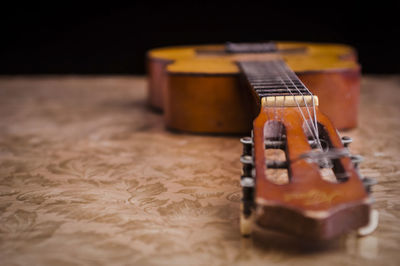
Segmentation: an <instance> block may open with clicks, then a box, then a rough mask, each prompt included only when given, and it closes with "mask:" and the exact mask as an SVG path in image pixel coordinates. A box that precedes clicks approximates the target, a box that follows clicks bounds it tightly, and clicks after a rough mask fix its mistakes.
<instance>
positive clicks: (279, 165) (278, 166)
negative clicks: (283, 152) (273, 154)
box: [265, 160, 288, 169]
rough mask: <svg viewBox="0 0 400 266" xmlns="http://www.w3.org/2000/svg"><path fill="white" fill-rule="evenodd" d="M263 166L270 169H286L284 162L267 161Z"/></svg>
mask: <svg viewBox="0 0 400 266" xmlns="http://www.w3.org/2000/svg"><path fill="white" fill-rule="evenodd" d="M265 164H266V166H267V168H270V169H287V168H288V163H287V162H286V161H273V160H267V161H266V163H265Z"/></svg>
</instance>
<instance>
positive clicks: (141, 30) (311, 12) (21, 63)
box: [0, 1, 400, 74]
mask: <svg viewBox="0 0 400 266" xmlns="http://www.w3.org/2000/svg"><path fill="white" fill-rule="evenodd" d="M367 2H370V3H367ZM398 10H399V5H398V4H392V5H388V4H387V3H385V4H384V3H379V1H360V2H357V1H356V2H354V1H352V2H350V1H349V2H347V3H338V2H328V1H321V3H320V4H318V5H315V4H305V3H303V2H296V4H293V3H292V2H290V1H285V2H284V3H282V4H276V1H273V2H269V1H260V2H254V3H251V2H248V1H241V2H235V1H230V2H204V1H191V2H189V1H187V2H184V3H177V2H163V3H159V2H149V1H146V2H143V3H130V4H118V3H116V2H109V3H105V4H101V3H91V4H89V3H85V4H83V2H66V3H60V2H57V1H53V3H51V4H50V3H44V2H36V3H31V4H24V3H22V2H17V3H14V4H11V5H8V6H6V7H5V6H3V8H1V18H0V20H1V24H0V29H1V36H2V37H1V40H2V41H1V44H0V74H53V73H54V74H59V73H61V74H63V73H65V74H143V73H145V63H144V62H145V53H146V51H147V50H148V49H151V48H155V47H160V46H166V45H180V44H201V43H224V42H226V41H235V42H249V41H260V40H298V41H314V42H339V43H346V44H350V45H353V46H355V47H356V48H357V49H358V52H359V58H360V62H361V64H362V67H363V72H364V73H400V64H399V62H400V61H399V55H398V51H397V49H398V47H400V41H399V32H400V30H399V25H398V24H399V23H398V22H397V21H398V18H399V15H398V14H397V11H398Z"/></svg>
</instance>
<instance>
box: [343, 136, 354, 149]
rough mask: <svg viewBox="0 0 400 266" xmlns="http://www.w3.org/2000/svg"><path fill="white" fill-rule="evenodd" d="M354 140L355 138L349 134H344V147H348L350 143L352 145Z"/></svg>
mask: <svg viewBox="0 0 400 266" xmlns="http://www.w3.org/2000/svg"><path fill="white" fill-rule="evenodd" d="M352 142H353V139H352V138H350V137H348V136H343V137H342V143H343V146H344V147H346V148H348V147H349V145H350V144H351V143H352Z"/></svg>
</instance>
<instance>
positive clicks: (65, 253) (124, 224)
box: [0, 76, 400, 266]
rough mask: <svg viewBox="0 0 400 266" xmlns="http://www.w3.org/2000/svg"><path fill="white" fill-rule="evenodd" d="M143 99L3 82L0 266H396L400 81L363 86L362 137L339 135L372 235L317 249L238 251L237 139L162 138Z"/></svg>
mask: <svg viewBox="0 0 400 266" xmlns="http://www.w3.org/2000/svg"><path fill="white" fill-rule="evenodd" d="M146 86H147V84H146V79H145V78H144V77H76V76H75V77H74V76H65V77H1V78H0V261H1V264H2V265H134V264H136V265H171V264H175V265H205V264H206V265H227V264H232V265H265V264H272V265H294V264H295V265H307V266H309V265H311V266H313V265H321V264H323V265H398V264H399V262H400V252H399V246H400V228H399V226H398V224H399V222H398V219H399V217H400V203H399V202H400V201H399V198H400V192H399V191H400V181H399V175H400V168H399V163H398V162H399V161H400V152H399V151H400V141H399V140H400V120H399V119H398V114H399V112H400V105H399V102H400V94H399V91H400V77H399V76H381V77H368V76H367V77H365V78H364V79H363V82H362V87H361V105H360V113H359V114H360V118H359V119H360V123H359V128H358V129H356V130H351V131H349V132H346V134H347V135H349V136H351V137H353V138H354V143H353V144H352V145H351V150H352V151H353V152H354V153H360V154H361V155H363V156H364V157H365V162H364V163H363V164H362V165H361V173H362V174H364V175H367V176H370V177H374V178H376V179H377V180H378V182H379V183H378V185H376V186H375V187H374V198H375V200H376V203H375V204H374V206H375V208H377V209H378V210H379V211H380V225H379V227H378V229H377V231H376V232H375V233H374V234H373V235H370V236H368V237H365V238H361V239H359V238H356V237H354V236H349V237H347V238H342V239H340V240H339V241H337V242H335V243H333V244H332V245H330V246H327V247H324V248H322V247H313V246H311V245H309V244H307V243H304V242H303V241H301V240H298V241H295V240H293V239H288V238H285V237H284V236H280V235H279V236H278V235H273V234H272V233H268V235H265V236H264V235H263V236H264V238H256V239H242V238H241V237H240V234H239V213H240V212H239V205H240V194H241V193H240V186H239V175H240V172H241V165H240V163H239V155H240V153H241V148H242V147H241V144H240V143H239V140H238V138H237V137H216V136H195V135H186V134H175V133H171V132H169V131H167V130H165V128H164V126H163V124H162V121H163V118H162V115H161V114H158V113H154V112H152V111H151V110H149V109H148V108H147V107H146ZM265 234H266V233H265ZM267 236H268V238H265V237H267ZM262 239H264V240H262ZM265 239H266V240H265Z"/></svg>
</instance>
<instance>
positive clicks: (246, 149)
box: [240, 137, 253, 156]
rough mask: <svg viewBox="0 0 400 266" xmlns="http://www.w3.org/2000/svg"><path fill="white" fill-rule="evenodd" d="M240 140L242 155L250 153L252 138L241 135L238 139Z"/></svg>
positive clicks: (251, 150)
mask: <svg viewBox="0 0 400 266" xmlns="http://www.w3.org/2000/svg"><path fill="white" fill-rule="evenodd" d="M240 142H241V143H242V144H243V154H242V155H243V156H244V155H252V153H253V140H252V138H251V137H243V138H241V139H240Z"/></svg>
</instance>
